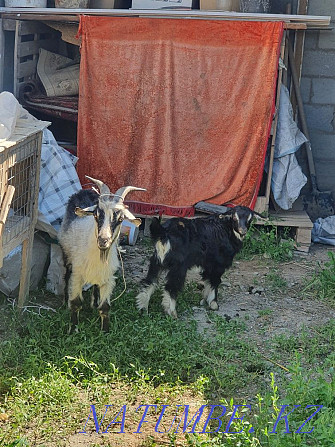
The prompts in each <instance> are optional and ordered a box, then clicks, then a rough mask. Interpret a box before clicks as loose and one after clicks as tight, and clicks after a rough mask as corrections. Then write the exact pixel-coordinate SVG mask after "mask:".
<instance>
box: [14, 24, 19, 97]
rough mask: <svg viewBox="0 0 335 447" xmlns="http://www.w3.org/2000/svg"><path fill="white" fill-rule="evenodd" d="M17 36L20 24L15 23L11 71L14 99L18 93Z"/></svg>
mask: <svg viewBox="0 0 335 447" xmlns="http://www.w3.org/2000/svg"><path fill="white" fill-rule="evenodd" d="M19 35H20V22H19V21H17V22H16V23H15V39H14V71H13V76H14V79H13V81H14V82H13V94H14V96H15V97H16V98H18V96H19V92H18V89H17V79H18V68H19V67H18V65H19V58H18V55H17V50H18V43H19V41H20V38H19Z"/></svg>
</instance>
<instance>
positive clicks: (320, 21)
mask: <svg viewBox="0 0 335 447" xmlns="http://www.w3.org/2000/svg"><path fill="white" fill-rule="evenodd" d="M0 14H10V15H11V16H12V17H13V16H14V17H15V18H16V19H20V20H22V15H24V16H25V17H29V16H34V15H35V16H36V15H37V16H44V20H50V17H51V16H56V17H57V16H63V20H65V19H66V17H68V18H70V19H71V20H72V17H75V16H80V15H83V14H84V15H85V14H86V15H97V16H124V17H167V18H205V19H211V18H212V19H223V20H251V21H271V22H273V21H280V22H281V21H284V22H293V23H296V22H302V23H306V24H310V25H314V26H315V25H317V26H329V24H330V20H331V17H330V16H307V15H286V14H252V13H240V12H229V11H203V10H196V9H192V10H178V9H174V10H172V9H171V10H167V9H166V10H159V9H148V10H145V9H61V8H31V9H30V10H29V8H0ZM54 19H55V17H54ZM35 20H36V19H35ZM55 20H56V19H55Z"/></svg>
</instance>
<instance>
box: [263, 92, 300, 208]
mask: <svg viewBox="0 0 335 447" xmlns="http://www.w3.org/2000/svg"><path fill="white" fill-rule="evenodd" d="M278 113H279V118H278V125H277V135H276V141H275V155H274V162H273V172H272V179H271V187H272V192H273V196H274V199H275V201H276V202H277V204H278V205H279V206H280V208H282V209H283V210H288V209H290V208H292V205H293V203H294V202H295V201H296V200H297V198H298V197H299V195H300V191H301V189H302V188H303V187H304V185H305V184H306V183H307V178H306V176H305V175H304V173H303V172H302V170H301V168H300V166H299V164H298V161H297V158H296V156H295V152H296V151H297V150H298V149H299V148H300V146H301V145H302V144H303V143H305V142H306V141H307V138H306V137H305V135H304V134H303V133H302V132H301V131H300V130H299V129H298V126H297V124H296V123H295V121H294V119H293V110H292V105H291V102H290V95H289V92H288V90H287V88H286V87H285V86H284V85H282V86H281V93H280V104H279V112H278Z"/></svg>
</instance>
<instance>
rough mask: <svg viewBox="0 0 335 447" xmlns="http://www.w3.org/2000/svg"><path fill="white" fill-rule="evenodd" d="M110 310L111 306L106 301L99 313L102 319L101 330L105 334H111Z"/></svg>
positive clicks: (100, 307)
mask: <svg viewBox="0 0 335 447" xmlns="http://www.w3.org/2000/svg"><path fill="white" fill-rule="evenodd" d="M109 309H110V304H109V303H108V302H107V301H104V302H103V303H102V304H101V305H100V306H99V313H100V318H101V330H102V331H103V332H109V322H110V320H109Z"/></svg>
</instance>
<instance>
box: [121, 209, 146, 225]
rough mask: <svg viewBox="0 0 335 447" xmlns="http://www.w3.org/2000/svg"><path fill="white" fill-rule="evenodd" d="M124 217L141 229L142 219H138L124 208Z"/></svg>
mask: <svg viewBox="0 0 335 447" xmlns="http://www.w3.org/2000/svg"><path fill="white" fill-rule="evenodd" d="M123 215H124V217H125V219H127V220H129V221H130V222H131V223H133V224H134V225H136V226H137V227H139V226H140V225H141V223H142V221H141V219H139V218H136V217H135V216H134V214H132V213H131V212H130V211H129V210H128V209H127V208H124V210H123Z"/></svg>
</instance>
